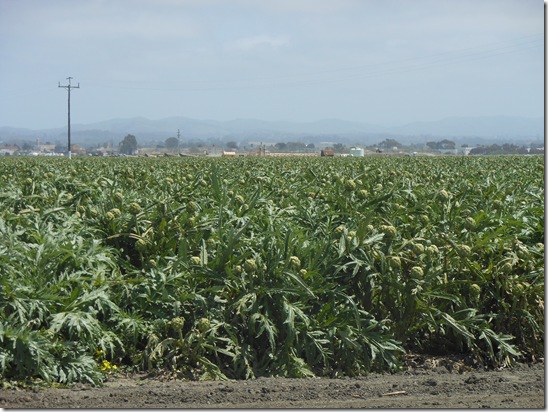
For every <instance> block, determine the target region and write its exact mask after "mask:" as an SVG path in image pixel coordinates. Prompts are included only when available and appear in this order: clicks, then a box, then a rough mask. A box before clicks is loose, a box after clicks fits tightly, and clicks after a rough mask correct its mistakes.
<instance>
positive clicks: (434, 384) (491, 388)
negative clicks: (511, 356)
mask: <svg viewBox="0 0 548 412" xmlns="http://www.w3.org/2000/svg"><path fill="white" fill-rule="evenodd" d="M545 406H546V404H545V399H544V363H537V364H529V365H518V366H516V367H515V368H512V369H502V370H496V371H483V370H454V369H452V368H448V367H446V366H435V367H430V368H426V367H417V368H413V369H410V370H409V371H406V372H402V373H399V374H395V375H389V374H370V375H368V376H365V377H359V378H344V379H324V378H314V379H286V378H259V379H255V380H250V381H228V382H218V381H216V382H186V381H181V380H162V379H157V378H154V379H152V378H150V377H146V376H144V375H135V376H132V377H123V378H122V377H118V378H115V379H112V380H111V381H108V382H106V383H105V385H104V386H103V387H100V388H92V387H90V386H87V385H76V386H74V387H72V388H70V389H39V390H13V389H9V390H0V407H2V408H25V409H27V408H40V409H42V408H86V409H89V408H101V409H103V408H105V409H106V408H116V409H120V408H124V409H127V408H147V409H158V408H238V409H247V408H253V409H255V408H257V409H258V408H333V409H334V408H414V409H419V408H421V409H422V408H456V409H462V408H497V409H501V408H524V409H525V408H545Z"/></svg>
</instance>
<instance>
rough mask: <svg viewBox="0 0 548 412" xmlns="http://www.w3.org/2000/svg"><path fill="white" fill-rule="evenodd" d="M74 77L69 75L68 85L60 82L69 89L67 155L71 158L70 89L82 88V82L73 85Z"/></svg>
mask: <svg viewBox="0 0 548 412" xmlns="http://www.w3.org/2000/svg"><path fill="white" fill-rule="evenodd" d="M71 79H72V77H67V80H68V85H67V86H61V82H59V87H62V88H63V89H67V91H68V147H67V149H68V154H67V157H68V158H69V159H70V158H71V152H70V89H79V88H80V83H78V86H72V85H71V84H70V80H71Z"/></svg>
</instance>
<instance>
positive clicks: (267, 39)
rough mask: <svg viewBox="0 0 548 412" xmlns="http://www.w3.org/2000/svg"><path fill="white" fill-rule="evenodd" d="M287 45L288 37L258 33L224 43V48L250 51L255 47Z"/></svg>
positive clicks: (275, 47) (274, 47) (273, 47)
mask: <svg viewBox="0 0 548 412" xmlns="http://www.w3.org/2000/svg"><path fill="white" fill-rule="evenodd" d="M287 45H289V38H288V37H286V36H269V35H258V36H251V37H243V38H240V39H237V40H234V41H231V42H229V43H227V44H226V47H225V49H226V50H229V51H231V50H236V51H251V50H257V49H265V48H268V49H278V48H280V47H284V46H287Z"/></svg>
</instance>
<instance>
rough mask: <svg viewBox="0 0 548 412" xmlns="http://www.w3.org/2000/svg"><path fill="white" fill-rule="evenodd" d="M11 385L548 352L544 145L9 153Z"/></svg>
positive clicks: (7, 349)
mask: <svg viewBox="0 0 548 412" xmlns="http://www.w3.org/2000/svg"><path fill="white" fill-rule="evenodd" d="M0 171H1V173H0V189H1V190H0V279H1V283H0V293H1V296H2V299H1V301H0V306H1V311H0V373H1V377H2V379H3V380H26V379H30V380H36V379H39V380H42V381H47V382H60V383H72V382H89V383H93V384H100V383H101V382H102V381H103V380H104V379H105V377H106V376H108V374H109V373H110V372H112V371H113V370H114V369H117V368H122V369H125V370H129V371H148V370H150V371H153V370H166V369H167V370H169V371H172V372H174V373H177V374H178V375H179V376H181V377H185V378H189V379H249V378H254V377H257V376H287V377H307V376H330V377H338V376H354V375H360V374H366V373H367V372H369V371H391V372H395V371H398V370H400V369H401V365H402V359H403V356H404V355H405V353H407V352H413V353H417V352H419V353H435V354H449V353H463V354H467V355H469V356H470V357H471V358H473V359H475V360H476V361H477V362H478V363H479V364H483V365H486V366H506V365H511V364H512V363H513V362H515V361H516V360H519V359H521V360H535V359H536V358H538V357H542V356H543V353H544V163H543V158H542V157H534V156H521V157H517V156H516V157H436V158H426V157H424V158H421V157H417V158H396V157H375V158H331V159H327V158H319V157H318V158H311V157H307V158H258V157H246V158H232V159H226V158H217V159H212V158H161V159H159V158H158V159H151V158H76V159H73V160H72V161H68V160H67V159H58V158H3V159H1V160H0Z"/></svg>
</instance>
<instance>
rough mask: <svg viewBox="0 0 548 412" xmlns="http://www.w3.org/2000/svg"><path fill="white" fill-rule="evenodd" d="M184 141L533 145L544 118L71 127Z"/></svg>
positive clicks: (77, 134) (53, 135) (0, 138)
mask: <svg viewBox="0 0 548 412" xmlns="http://www.w3.org/2000/svg"><path fill="white" fill-rule="evenodd" d="M177 130H180V133H181V139H185V140H210V139H215V140H217V141H228V140H236V141H243V140H255V141H256V140H261V141H265V142H269V141H275V142H278V141H282V142H287V141H306V142H316V141H325V140H328V141H338V142H349V143H352V144H355V143H358V144H374V143H376V142H380V141H382V140H384V139H385V138H388V137H390V138H396V139H398V140H400V141H401V142H402V143H409V142H425V141H427V140H435V139H436V138H440V139H443V138H448V139H451V140H454V141H456V142H466V143H468V142H472V143H474V142H476V144H477V143H483V142H488V141H494V140H496V141H498V142H501V143H505V142H509V143H512V142H521V141H523V142H527V143H529V142H532V141H539V140H540V141H542V140H544V118H542V117H536V118H525V117H511V116H491V117H449V118H445V119H442V120H438V121H431V122H414V123H409V124H405V125H403V126H383V125H375V124H369V123H360V122H351V121H345V120H339V119H323V120H318V121H315V122H283V121H263V120H256V119H236V120H230V121H216V120H197V119H190V118H186V117H167V118H165V119H159V120H149V119H146V118H144V117H134V118H128V119H112V120H106V121H103V122H97V123H90V124H73V125H72V128H71V131H72V133H71V135H72V137H73V142H74V143H78V144H81V145H92V144H96V143H101V142H105V141H109V142H110V141H112V142H114V143H115V144H117V143H118V142H119V141H121V140H122V139H123V138H124V136H126V135H127V134H133V135H135V136H136V137H137V139H138V141H139V142H145V141H147V142H163V141H165V140H166V139H167V138H169V137H175V136H177ZM65 136H66V127H61V128H55V129H42V130H30V129H21V128H11V127H0V142H4V143H12V142H14V141H25V140H27V141H29V140H30V141H35V140H36V139H37V138H39V139H40V141H41V142H44V141H45V140H49V141H52V142H54V141H61V142H63V141H64V138H65Z"/></svg>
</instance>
